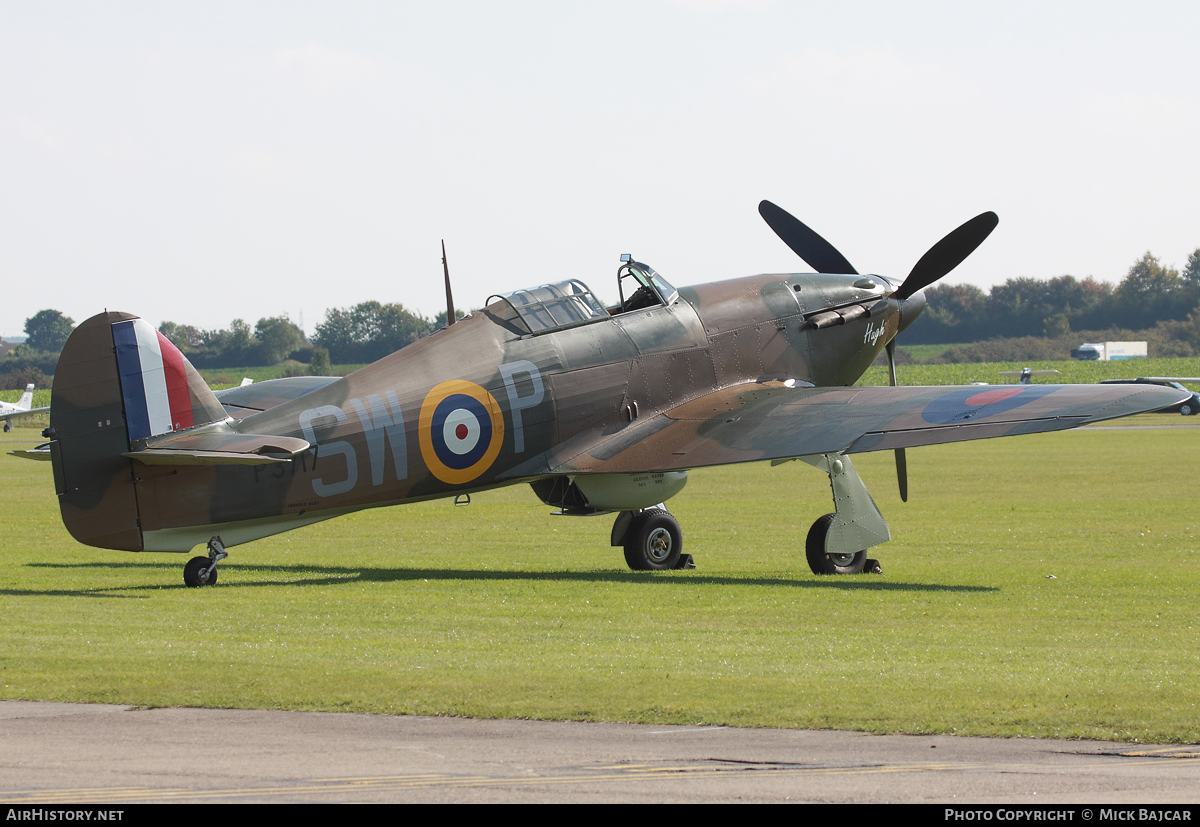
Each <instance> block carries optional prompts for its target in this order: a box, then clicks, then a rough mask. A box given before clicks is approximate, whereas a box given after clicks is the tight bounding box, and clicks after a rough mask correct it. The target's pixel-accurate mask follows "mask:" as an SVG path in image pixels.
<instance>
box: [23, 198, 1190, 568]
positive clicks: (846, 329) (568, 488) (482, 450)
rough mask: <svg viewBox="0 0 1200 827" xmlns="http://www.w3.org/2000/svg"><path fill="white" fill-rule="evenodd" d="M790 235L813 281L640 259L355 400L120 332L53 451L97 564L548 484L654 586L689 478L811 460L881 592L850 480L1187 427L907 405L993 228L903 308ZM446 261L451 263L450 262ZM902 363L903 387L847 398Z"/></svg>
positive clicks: (926, 402) (980, 403) (770, 215)
mask: <svg viewBox="0 0 1200 827" xmlns="http://www.w3.org/2000/svg"><path fill="white" fill-rule="evenodd" d="M759 212H760V213H761V215H762V216H763V218H764V219H765V220H766V221H767V223H768V224H769V225H770V227H771V228H772V229H773V230H774V231H775V232H776V234H778V235H779V236H780V238H782V239H783V240H784V242H785V243H787V244H788V246H789V247H791V249H792V250H793V251H794V252H796V253H797V254H798V255H799V256H800V258H802V259H803V260H804V261H805V262H807V263H808V264H809V265H810V266H811V267H813V269H814V270H816V271H817V272H816V273H798V274H797V273H786V274H774V275H758V276H749V277H745V278H739V279H733V280H730V281H722V282H714V283H711V284H703V285H698V286H695V287H684V288H679V289H676V288H675V287H674V286H672V284H671V283H670V282H669V281H668V280H667V279H666V278H664V277H663V276H662V275H660V274H658V273H657V272H655V271H654V270H653V269H652V268H651V267H649V266H647V265H645V264H642V263H640V262H637V261H634V260H633V258H632V257H631V256H627V255H626V256H622V263H621V265H620V267H619V269H618V271H617V289H618V295H619V301H618V302H617V303H616V304H615V305H613V306H611V307H605V306H604V305H603V304H601V303H600V302H599V301H598V300H597V299H596V297H595V296H594V295H593V293H592V291H591V290H590V289H589V288H588V287H587V286H586V285H585V284H584V283H583V282H581V281H579V280H577V279H568V280H566V281H561V282H558V283H555V284H544V285H542V286H540V287H535V288H532V289H527V290H516V291H514V292H511V293H501V294H496V295H493V296H491V297H490V298H489V299H488V300H487V302H486V306H485V307H484V308H483V309H482V310H480V311H477V312H476V313H474V314H472V315H470V316H467V317H465V318H462V319H459V320H458V321H457V322H455V321H454V319H455V313H454V310H453V301H452V299H451V298H450V291H449V270H448V267H447V268H446V283H447V306H448V311H449V312H448V313H447V319H448V320H449V322H450V324H449V325H448V326H447V327H446V328H445V329H443V330H441V331H439V332H437V333H434V334H433V335H431V336H428V337H426V338H424V339H421V340H420V341H418V342H416V343H414V344H412V345H409V346H408V347H405V348H404V349H403V350H400V351H398V352H396V353H393V354H392V355H390V356H388V357H386V358H384V359H382V360H380V361H379V362H376V363H375V364H372V365H369V366H367V367H365V368H363V369H362V370H359V371H357V372H355V373H353V374H351V375H349V376H347V377H345V378H334V377H297V378H294V379H278V380H273V381H269V382H258V383H255V384H253V385H248V386H245V387H240V388H231V389H229V390H227V391H222V392H221V394H220V395H219V397H218V396H217V395H214V394H213V392H212V391H211V390H209V388H208V386H207V385H206V384H205V383H204V381H203V380H202V379H201V377H200V375H199V374H198V373H197V372H196V371H195V369H194V368H193V367H192V366H191V364H189V363H188V361H187V359H186V358H184V356H183V355H182V354H181V353H180V352H179V350H178V349H176V348H175V347H174V345H172V344H171V343H170V342H169V341H167V339H166V338H165V337H163V336H162V335H161V334H159V333H158V332H157V331H155V330H154V328H153V327H152V326H151V325H150V324H148V323H147V322H146V321H145V320H143V319H140V318H138V317H136V316H133V315H130V314H128V313H118V312H109V313H103V314H100V315H97V316H93V317H92V318H90V319H88V320H87V321H85V322H84V323H82V324H81V325H79V327H77V328H76V329H75V331H74V332H73V333H72V334H71V337H70V339H69V340H68V342H67V344H66V346H65V347H64V349H63V351H62V356H61V357H60V359H59V363H58V368H57V372H56V374H55V381H54V395H53V399H52V404H51V407H50V427H49V428H48V429H46V431H45V435H46V437H47V438H48V439H49V440H50V442H49V443H48V445H47V446H44V447H43V448H41V449H36V450H34V451H31V452H27V455H29V456H33V457H36V458H46V457H48V458H49V459H51V460H52V462H53V466H54V482H55V487H56V490H57V492H58V496H59V504H60V508H61V512H62V517H63V522H64V523H65V525H66V527H67V529H68V531H70V533H71V534H72V535H73V536H74V537H75V538H76V539H77V540H79V541H80V542H83V543H87V544H89V545H93V546H98V547H101V548H110V549H127V550H130V551H173V552H187V551H189V550H191V549H192V548H193V547H194V546H196V545H198V544H201V543H207V544H208V556H207V557H195V558H193V559H192V560H191V561H190V562H189V563H188V564H187V566H186V567H185V568H184V581H185V583H187V584H188V585H189V586H202V585H207V584H211V583H214V582H215V581H216V577H217V563H218V562H219V561H220V560H221V559H223V558H224V557H225V556H226V548H228V547H230V546H234V545H238V544H241V543H247V542H250V541H251V540H256V539H258V538H261V537H266V536H268V535H271V534H277V533H279V532H282V531H288V530H290V529H295V528H299V527H301V526H305V525H310V524H312V523H315V522H318V521H321V520H327V519H330V518H331V517H337V516H339V515H343V514H349V513H351V512H353V511H358V510H361V509H364V508H371V507H375V506H384V505H396V504H400V503H406V502H415V501H419V500H431V499H436V498H442V497H454V498H456V500H457V499H459V498H462V499H466V498H468V497H469V496H470V495H471V494H473V493H475V492H478V491H483V490H486V489H489V488H495V487H499V486H505V485H513V484H517V483H527V484H529V485H530V486H531V487H532V489H533V491H534V492H535V493H536V494H537V496H538V497H539V498H540V499H541V500H542V501H543V502H545V503H546V504H547V505H550V506H553V507H555V508H557V509H558V510H557V511H556V512H555V513H557V514H562V515H594V514H603V513H616V514H617V517H616V520H615V522H614V524H613V528H612V534H611V544H612V545H613V546H621V547H623V549H624V553H625V560H626V562H627V564H628V565H629V566H630V568H633V569H635V570H647V569H672V568H678V567H682V566H686V565H687V563H688V561H689V556H688V555H683V554H682V551H683V535H682V532H681V529H680V526H679V523H678V522H677V521H676V520H675V518H674V517H673V516H672V515H671V514H670V513H669V512H668V510H667V508H666V506H665V502H666V501H667V500H668V499H670V498H671V497H672V496H674V495H676V494H678V493H679V492H680V491H681V490H682V489H683V487H684V484H685V483H686V481H687V473H688V470H689V469H692V468H699V467H704V466H711V465H722V464H727V463H738V462H753V461H757V460H773V461H776V462H783V461H787V460H792V459H802V460H804V461H806V462H808V463H810V464H812V465H815V466H817V467H819V468H820V469H821V470H823V471H825V472H826V473H827V474H828V475H829V479H830V485H831V487H832V491H833V502H834V512H833V513H831V514H827V515H825V516H823V517H821V518H820V519H818V520H817V521H816V522H815V523H814V524H813V525H812V528H811V529H810V530H809V533H808V538H807V541H806V555H807V559H808V563H809V565H810V567H811V568H812V570H813V571H814V572H816V573H819V574H835V573H837V574H844V573H856V572H860V571H862V570H863V566H864V564H865V561H866V549H868V548H870V547H872V546H874V545H877V544H879V543H882V542H885V541H887V540H889V539H891V534H890V532H889V529H888V526H887V523H886V522H885V521H884V518H883V516H882V514H880V512H879V509H878V508H877V507H876V505H875V502H874V501H873V500H872V499H871V496H870V494H868V493H867V490H866V488H865V486H864V485H863V483H862V480H861V479H860V478H859V476H858V474H857V472H856V471H855V469H854V465H853V463H852V461H851V455H852V454H855V453H859V452H863V451H884V450H892V451H894V452H895V454H896V464H897V477H898V480H899V484H900V491H901V497H902V498H903V499H907V472H906V463H905V454H904V451H905V449H906V448H911V447H915V446H919V445H933V444H938V443H946V442H956V441H960V440H970V439H982V438H986V437H995V436H1005V435H1009V434H1027V433H1038V432H1044V431H1055V430H1060V429H1064V428H1072V427H1075V426H1077V425H1082V424H1086V423H1089V422H1096V421H1100V420H1104V419H1111V418H1113V417H1119V416H1125V415H1128V414H1133V413H1139V412H1142V411H1149V410H1154V409H1156V408H1161V407H1163V406H1165V405H1171V404H1175V403H1177V402H1178V401H1179V400H1180V398H1181V397H1182V395H1181V394H1180V392H1178V391H1176V390H1173V389H1169V388H1162V387H1158V386H1150V385H1147V386H1138V385H1121V386H1117V385H1110V386H1099V385H1065V386H1061V385H1029V386H1001V387H991V388H979V387H971V386H965V387H946V386H943V387H898V386H896V370H895V360H894V349H895V339H896V335H897V334H898V333H900V332H901V331H902V330H904V329H905V328H906V327H908V326H909V325H910V324H912V322H913V321H914V320H915V319H916V318H917V316H918V315H919V314H920V313H921V311H922V309H923V308H924V306H925V298H924V294H923V293H921V292H920V291H921V290H923V289H924V288H925V287H927V286H929V285H930V284H932V283H933V282H935V281H937V280H938V279H940V278H941V277H942V276H944V275H946V274H947V273H949V272H950V271H951V270H953V269H954V268H955V267H956V266H958V264H959V263H960V262H962V261H963V259H965V258H966V257H967V256H968V255H970V254H971V252H972V251H974V250H975V248H976V247H977V246H979V244H981V243H982V242H983V240H984V239H985V238H986V237H987V236H988V234H989V233H991V231H992V229H993V228H994V227H995V226H996V223H997V221H998V219H997V218H996V216H995V214H994V213H990V212H988V213H983V214H982V215H979V216H977V217H975V218H973V219H971V220H970V221H968V222H966V223H965V224H963V225H962V226H961V227H959V228H958V229H956V230H954V231H953V232H951V233H950V234H949V235H947V236H946V237H945V238H943V239H942V240H941V241H939V242H938V243H937V244H935V245H934V246H933V247H932V248H931V249H930V250H929V251H928V252H927V253H926V254H925V255H924V256H923V257H922V258H921V260H920V261H918V262H917V264H916V266H915V267H913V269H912V272H910V273H909V275H908V277H907V278H906V279H905V280H904V281H903V282H902V283H900V284H896V283H893V281H892V280H890V279H888V278H884V277H882V276H877V275H860V274H859V273H858V272H857V271H856V270H855V269H854V268H853V267H852V266H851V265H850V263H849V262H848V261H846V259H845V258H844V257H843V256H842V254H841V253H839V252H838V251H837V250H836V249H835V248H834V247H833V246H832V245H831V244H829V242H827V241H826V240H825V239H823V238H821V236H819V235H818V234H817V233H815V232H814V231H812V230H811V229H809V228H808V227H807V226H805V225H804V224H802V223H801V222H800V221H798V220H797V219H796V218H794V217H793V216H791V215H790V214H788V213H787V212H785V211H784V210H782V209H780V208H779V207H777V206H775V205H774V204H772V203H770V202H769V201H764V202H762V203H761V204H760V205H759ZM444 261H445V259H444V255H443V262H444ZM880 351H886V353H887V356H888V361H889V373H890V381H891V386H889V387H850V386H851V385H853V383H854V382H855V381H856V380H857V379H858V378H859V377H860V376H861V375H862V374H863V372H864V371H865V370H866V369H867V367H868V366H869V365H870V364H871V363H872V361H874V359H875V357H876V356H877V355H878V354H879V353H880Z"/></svg>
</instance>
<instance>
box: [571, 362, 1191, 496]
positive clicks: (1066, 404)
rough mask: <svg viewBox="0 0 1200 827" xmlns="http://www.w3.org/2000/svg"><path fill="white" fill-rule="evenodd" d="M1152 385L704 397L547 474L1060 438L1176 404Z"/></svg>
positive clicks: (605, 440) (575, 443)
mask: <svg viewBox="0 0 1200 827" xmlns="http://www.w3.org/2000/svg"><path fill="white" fill-rule="evenodd" d="M1189 395H1190V394H1187V393H1184V392H1180V391H1178V390H1174V389H1172V388H1164V387H1162V386H1159V385H1002V386H995V385H991V386H988V385H984V386H978V385H970V386H947V385H942V386H936V387H905V386H899V387H866V388H789V387H785V386H783V385H782V383H769V384H765V385H764V384H757V383H756V384H747V385H739V386H735V387H731V388H726V389H724V390H719V391H715V392H713V393H710V394H706V395H704V396H701V397H699V398H697V399H694V400H692V401H690V402H686V403H684V404H682V405H679V406H678V407H675V408H673V409H671V410H668V411H666V412H665V413H662V414H659V415H657V416H654V417H651V418H648V419H647V420H646V421H645V422H640V423H638V422H635V423H634V424H632V425H629V426H627V427H625V428H624V429H622V430H621V431H619V432H617V433H615V434H612V435H608V436H597V435H595V434H594V433H592V434H583V435H581V436H580V437H577V438H575V439H572V440H569V441H568V442H566V443H564V444H563V445H561V446H559V448H558V449H556V450H555V451H554V452H553V456H552V457H549V458H548V464H549V465H550V471H551V473H575V474H578V473H645V472H653V471H671V470H681V469H685V468H699V467H704V466H708V465H725V464H729V463H735V462H753V461H756V460H766V459H790V458H794V457H800V456H809V455H813V454H825V453H831V452H847V453H861V452H864V451H883V450H888V449H892V448H912V447H915V446H918V445H938V444H941V443H945V442H959V441H963V440H969V439H987V438H989V437H997V436H1012V435H1015V434H1033V433H1042V432H1046V431H1059V430H1065V429H1067V428H1074V427H1076V426H1078V425H1086V424H1089V423H1092V422H1100V421H1102V420H1106V419H1114V418H1116V417H1121V416H1128V415H1130V414H1136V413H1144V412H1147V411H1153V410H1157V409H1158V408H1163V407H1166V406H1168V405H1174V404H1176V403H1178V402H1180V401H1182V400H1183V399H1186V398H1187V397H1188V396H1189Z"/></svg>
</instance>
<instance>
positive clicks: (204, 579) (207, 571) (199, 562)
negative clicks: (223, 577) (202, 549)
mask: <svg viewBox="0 0 1200 827" xmlns="http://www.w3.org/2000/svg"><path fill="white" fill-rule="evenodd" d="M183 582H184V584H185V585H186V586H188V587H189V588H192V589H197V588H199V587H201V586H211V585H212V584H213V583H216V582H217V567H216V566H210V565H209V563H208V558H207V557H193V558H192V559H191V560H188V564H187V565H186V566H184V567H183Z"/></svg>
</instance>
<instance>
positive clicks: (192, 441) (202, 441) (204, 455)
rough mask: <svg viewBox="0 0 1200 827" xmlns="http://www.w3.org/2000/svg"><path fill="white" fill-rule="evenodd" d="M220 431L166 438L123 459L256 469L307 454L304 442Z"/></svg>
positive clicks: (169, 435) (159, 463)
mask: <svg viewBox="0 0 1200 827" xmlns="http://www.w3.org/2000/svg"><path fill="white" fill-rule="evenodd" d="M221 426H222V427H219V428H208V429H204V430H196V431H191V432H186V431H185V432H181V433H173V434H167V435H165V436H162V437H159V438H157V439H152V440H149V441H148V442H147V443H146V447H145V448H142V449H141V450H139V451H129V452H127V453H125V454H124V455H123V456H127V457H129V458H130V459H132V460H136V461H137V462H140V463H142V464H143V465H259V464H266V463H271V462H290V461H291V457H293V456H295V455H296V454H299V453H301V452H302V451H307V450H308V448H309V444H308V442H307V441H306V440H303V439H297V438H296V437H289V436H274V435H270V434H239V433H237V432H236V431H234V430H232V429H230V428H228V426H225V425H224V423H221Z"/></svg>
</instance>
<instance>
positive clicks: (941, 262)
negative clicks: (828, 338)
mask: <svg viewBox="0 0 1200 827" xmlns="http://www.w3.org/2000/svg"><path fill="white" fill-rule="evenodd" d="M758 214H759V215H761V216H762V217H763V220H764V221H766V222H767V225H768V226H769V227H770V228H771V229H772V230H774V231H775V234H776V235H777V236H779V237H780V238H781V239H783V243H784V244H786V245H787V246H789V247H791V248H792V252H794V253H795V254H796V255H798V256H800V258H802V259H803V260H804V262H805V263H806V264H808V266H809V267H812V268H813V269H814V270H816V271H817V272H818V273H844V274H850V275H858V271H857V270H855V269H854V267H852V266H851V264H850V262H849V261H847V260H846V257H845V256H843V255H842V254H841V253H839V252H838V250H837V248H836V247H834V246H833V245H832V244H830V243H829V242H828V241H826V240H825V239H824V238H822V237H821V236H820V235H818V234H817V233H816V232H815V231H814V230H813V229H812V228H810V227H808V226H807V225H806V224H804V223H803V222H802V221H800V219H798V218H796V217H795V216H794V215H792V214H791V213H789V212H788V211H787V210H785V209H783V208H782V207H778V206H776V205H775V204H772V203H771V202H770V201H762V202H760V203H759V205H758ZM999 223H1000V219H999V217H998V216H997V215H996V214H995V213H994V212H985V213H980V214H979V215H977V216H975V217H974V218H972V219H971V220H970V221H968V222H966V223H965V224H963V225H962V226H960V227H958V228H957V229H955V230H953V231H952V232H950V233H949V234H948V235H946V237H945V238H943V239H942V240H941V241H939V242H938V243H937V244H934V245H933V246H932V247H930V248H929V250H928V252H926V253H925V255H923V256H921V260H920V261H918V262H917V263H916V265H915V266H914V267H913V268H912V272H910V273H909V274H908V278H906V279H905V280H904V283H903V284H901V285H900V287H898V288H897V289H896V290H895V292H893V293H892V294H891V298H893V299H895V300H896V301H898V302H901V303H903V302H904V301H906V300H908V299H909V298H911V297H912V296H913V294H915V293H918V292H920V291H921V290H924V289H925V288H926V287H928V286H929V285H931V284H933V283H934V282H935V281H937V280H938V279H940V278H942V276H945V275H946V274H947V273H949V272H950V271H951V270H953V269H954V268H955V267H957V266H958V265H960V264H962V263H963V261H964V260H965V259H966V258H967V256H969V255H971V253H973V252H975V248H977V247H978V246H979V245H980V244H982V243H983V241H984V239H986V238H987V237H988V236H989V235H991V232H992V230H994V229H996V225H997V224H999ZM918 310H919V309H918ZM884 349H885V350H886V351H887V359H888V380H889V383H890V384H892V385H895V384H896V340H895V338H894V337H893V338H892V339H890V340H889V341H888V342H887V344H886V345H885V346H884ZM896 481H897V482H898V483H899V485H900V499H901V500H903V501H904V502H908V461H907V459H906V457H905V455H904V449H903V448H897V449H896Z"/></svg>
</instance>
